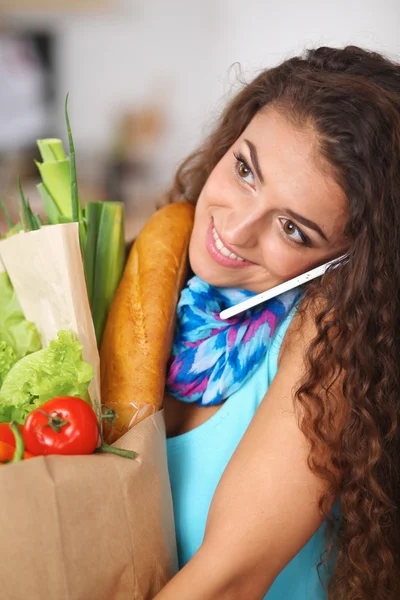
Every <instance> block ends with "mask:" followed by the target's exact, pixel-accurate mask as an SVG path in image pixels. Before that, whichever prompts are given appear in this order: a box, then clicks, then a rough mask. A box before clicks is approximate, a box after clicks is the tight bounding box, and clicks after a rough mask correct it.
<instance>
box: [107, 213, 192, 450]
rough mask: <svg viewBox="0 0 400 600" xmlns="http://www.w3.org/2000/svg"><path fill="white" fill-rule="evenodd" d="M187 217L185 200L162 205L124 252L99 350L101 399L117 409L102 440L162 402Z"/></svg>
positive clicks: (183, 265)
mask: <svg viewBox="0 0 400 600" xmlns="http://www.w3.org/2000/svg"><path fill="white" fill-rule="evenodd" d="M193 219H194V206H193V205H191V204H189V203H187V202H179V203H172V204H168V205H166V206H164V207H163V208H161V209H160V210H158V211H157V212H156V213H155V214H154V215H153V216H152V217H151V218H150V220H149V221H148V222H147V224H146V225H145V226H144V228H143V229H142V231H141V232H140V234H139V235H138V237H137V239H136V241H135V243H134V245H133V247H132V250H131V252H130V254H129V258H128V261H127V263H126V266H125V270H124V273H123V276H122V279H121V282H120V284H119V287H118V289H117V292H116V295H115V297H114V300H113V303H112V305H111V309H110V312H109V315H108V318H107V323H106V327H105V331H104V336H103V340H102V344H101V349H100V373H101V398H102V403H103V404H104V405H106V406H108V407H109V408H112V409H113V410H114V411H115V412H116V413H117V417H116V420H115V421H114V423H113V424H112V425H111V426H107V425H105V427H104V435H105V439H106V441H107V442H108V443H112V442H114V441H116V440H117V439H118V438H119V437H121V436H122V435H123V434H124V433H126V432H127V431H128V429H130V428H131V427H132V426H133V425H135V424H136V423H138V422H139V421H141V420H142V419H144V418H145V417H147V416H149V415H151V414H153V413H154V412H156V411H157V410H159V409H160V408H161V407H162V402H163V398H164V387H165V379H166V369H167V362H168V359H169V356H170V353H171V346H172V340H173V331H174V325H175V310H176V305H177V302H178V298H179V294H180V291H181V289H182V287H183V285H184V283H185V279H186V275H187V266H188V259H187V254H188V252H187V251H188V245H189V240H190V234H191V231H192V228H193Z"/></svg>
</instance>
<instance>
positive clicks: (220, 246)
mask: <svg viewBox="0 0 400 600" xmlns="http://www.w3.org/2000/svg"><path fill="white" fill-rule="evenodd" d="M212 234H213V237H214V240H215V245H216V246H217V248H218V250H219V251H220V252H221V254H223V255H224V256H228V257H229V258H233V259H235V260H241V261H244V259H243V258H240V256H238V255H237V254H235V253H234V252H231V251H230V250H228V248H227V247H226V246H224V244H223V243H222V241H221V238H220V237H219V235H218V233H217V230H216V229H215V227H213V228H212Z"/></svg>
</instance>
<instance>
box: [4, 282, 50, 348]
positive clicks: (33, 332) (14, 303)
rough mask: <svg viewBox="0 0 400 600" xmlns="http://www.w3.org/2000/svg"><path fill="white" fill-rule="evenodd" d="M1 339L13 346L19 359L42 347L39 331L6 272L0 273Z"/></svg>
mask: <svg viewBox="0 0 400 600" xmlns="http://www.w3.org/2000/svg"><path fill="white" fill-rule="evenodd" d="M0 341H1V342H5V343H6V344H7V346H10V347H11V348H12V350H13V351H14V354H15V356H16V358H17V359H19V358H22V357H23V356H26V355H27V354H30V353H31V352H36V351H37V350H40V349H41V347H42V344H41V341H40V336H39V332H38V330H37V329H36V327H35V325H34V324H33V323H30V322H29V321H27V320H26V319H25V317H24V313H23V312H22V310H21V307H20V305H19V302H18V298H17V295H16V293H15V291H14V288H13V286H12V285H11V282H10V279H9V277H8V275H7V273H6V272H3V273H0Z"/></svg>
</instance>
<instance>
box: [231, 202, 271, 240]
mask: <svg viewBox="0 0 400 600" xmlns="http://www.w3.org/2000/svg"><path fill="white" fill-rule="evenodd" d="M265 226H266V210H265V209H262V208H255V207H253V208H252V209H249V207H248V206H247V210H235V211H232V212H230V213H229V214H227V215H226V218H225V219H224V222H223V227H222V230H221V236H222V238H223V239H224V240H225V241H226V242H227V244H229V245H231V246H242V247H247V248H252V247H254V246H255V245H256V244H257V242H258V239H259V236H260V234H261V231H263V232H264V231H265Z"/></svg>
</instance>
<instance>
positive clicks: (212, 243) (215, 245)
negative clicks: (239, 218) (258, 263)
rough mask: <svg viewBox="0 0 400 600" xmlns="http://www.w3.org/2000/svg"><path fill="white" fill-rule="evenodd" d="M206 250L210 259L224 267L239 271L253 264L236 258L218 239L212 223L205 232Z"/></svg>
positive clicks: (231, 250) (230, 249) (238, 257)
mask: <svg viewBox="0 0 400 600" xmlns="http://www.w3.org/2000/svg"><path fill="white" fill-rule="evenodd" d="M206 248H207V250H208V253H209V254H210V256H211V258H212V259H213V260H215V262H217V263H218V264H220V265H222V266H224V267H229V268H232V269H240V268H243V267H248V266H249V265H252V264H253V263H252V262H250V261H248V260H244V259H243V258H242V257H240V256H238V255H237V254H236V253H235V252H234V251H233V249H232V248H230V247H229V246H228V245H227V244H226V243H225V242H224V241H223V240H222V239H221V238H220V236H219V234H218V232H217V230H216V229H215V227H214V222H213V221H211V222H210V226H209V228H208V231H207V236H206ZM236 257H237V258H236Z"/></svg>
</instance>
